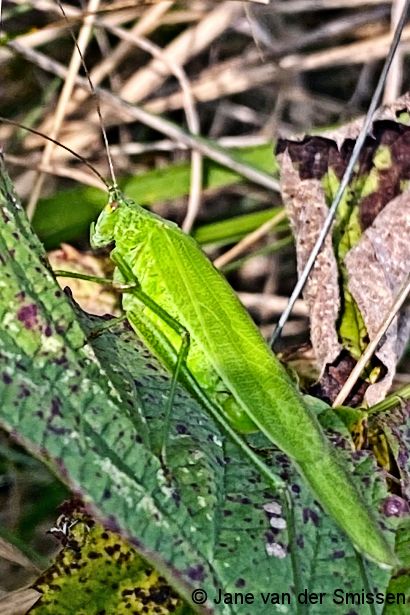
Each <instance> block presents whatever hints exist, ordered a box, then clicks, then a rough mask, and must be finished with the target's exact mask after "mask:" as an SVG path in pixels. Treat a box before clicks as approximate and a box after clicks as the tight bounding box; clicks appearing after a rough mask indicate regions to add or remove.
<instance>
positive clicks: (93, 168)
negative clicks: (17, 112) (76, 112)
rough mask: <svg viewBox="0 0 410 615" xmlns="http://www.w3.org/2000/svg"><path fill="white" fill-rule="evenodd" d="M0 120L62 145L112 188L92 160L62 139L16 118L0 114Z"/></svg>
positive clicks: (105, 184)
mask: <svg viewBox="0 0 410 615" xmlns="http://www.w3.org/2000/svg"><path fill="white" fill-rule="evenodd" d="M0 122H4V123H5V124H10V125H11V126H16V127H17V128H22V129H23V130H27V132H31V133H32V134H33V135H37V136H38V137H42V138H43V139H47V141H51V143H54V145H58V147H62V148H63V149H65V150H66V151H67V152H69V153H70V154H71V155H72V156H74V157H75V158H78V160H80V161H81V162H82V163H83V164H85V165H86V166H87V167H88V168H89V169H90V170H91V171H92V172H93V173H94V175H96V176H97V177H98V179H100V180H101V181H102V183H103V184H104V186H105V187H106V188H110V185H109V183H108V182H107V180H106V179H105V178H104V177H103V175H101V173H100V172H99V171H97V169H96V168H95V167H94V166H93V165H92V164H91V162H89V161H88V160H87V158H84V156H81V154H78V152H75V151H74V150H73V149H71V147H68V145H64V143H60V141H57V140H56V139H53V138H52V137H49V136H48V135H46V134H44V133H43V132H40V131H39V130H36V129H35V128H31V127H30V126H25V125H24V124H20V122H15V121H14V120H10V119H9V118H8V117H2V116H1V115H0Z"/></svg>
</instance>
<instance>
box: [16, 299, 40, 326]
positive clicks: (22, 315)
mask: <svg viewBox="0 0 410 615" xmlns="http://www.w3.org/2000/svg"><path fill="white" fill-rule="evenodd" d="M17 318H18V319H19V321H20V322H22V323H23V325H24V326H25V328H26V329H34V327H35V326H36V325H37V306H36V305H35V304H34V303H32V304H31V305H25V306H23V307H22V308H20V309H19V311H18V312H17Z"/></svg>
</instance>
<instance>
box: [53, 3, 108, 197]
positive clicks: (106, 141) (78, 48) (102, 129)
mask: <svg viewBox="0 0 410 615" xmlns="http://www.w3.org/2000/svg"><path fill="white" fill-rule="evenodd" d="M56 2H57V4H58V6H59V8H60V11H61V13H62V15H63V17H64V19H65V21H66V23H67V26H68V29H69V32H70V36H71V38H72V39H73V41H74V45H75V46H76V48H77V51H78V53H79V55H80V59H81V64H82V67H83V69H84V72H85V75H86V78H87V81H88V83H89V85H90V91H91V95H92V97H93V98H94V100H95V107H96V109H97V114H98V120H99V122H100V128H101V133H102V136H103V141H104V146H105V151H106V153H107V161H108V168H109V170H110V175H111V180H112V184H113V188H116V187H117V178H116V176H115V171H114V164H113V161H112V156H111V152H110V144H109V142H108V137H107V131H106V130H105V126H104V120H103V117H102V113H101V107H100V103H99V100H98V96H97V92H96V91H95V87H94V84H93V82H92V81H91V78H90V73H89V71H88V68H87V65H86V63H85V60H84V56H83V54H82V51H81V49H80V47H79V45H78V43H77V39H76V37H75V36H74V33H73V31H72V29H71V25H70V22H69V19H68V17H67V14H66V12H65V10H64V7H63V5H62V4H61V2H60V0H56Z"/></svg>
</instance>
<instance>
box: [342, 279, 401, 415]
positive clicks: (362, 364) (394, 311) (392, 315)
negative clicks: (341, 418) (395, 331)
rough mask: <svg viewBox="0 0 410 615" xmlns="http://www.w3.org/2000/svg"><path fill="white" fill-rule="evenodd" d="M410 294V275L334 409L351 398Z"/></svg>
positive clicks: (344, 386) (345, 385)
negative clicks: (353, 390)
mask: <svg viewBox="0 0 410 615" xmlns="http://www.w3.org/2000/svg"><path fill="white" fill-rule="evenodd" d="M409 292H410V275H409V276H408V277H407V280H405V282H404V284H403V285H402V287H401V289H400V291H399V293H398V295H397V297H396V299H395V301H394V303H393V305H392V306H391V308H390V310H389V312H388V314H386V317H385V318H384V319H383V322H382V324H381V325H380V327H379V329H378V330H377V332H376V335H375V336H374V338H373V339H372V340H371V341H370V343H369V344H368V346H367V347H366V350H365V351H364V352H363V354H362V356H361V357H360V359H359V360H358V362H357V363H356V365H355V366H354V368H353V370H352V371H351V372H350V374H349V377H348V378H347V380H346V382H345V383H344V385H343V386H342V388H341V390H340V391H339V394H338V395H337V397H336V399H335V401H334V403H333V408H335V407H336V406H341V405H342V404H343V403H344V401H345V400H346V398H347V397H348V396H349V394H350V392H351V390H352V389H353V387H354V385H355V384H356V382H357V380H358V378H359V377H360V374H361V373H362V371H363V370H364V368H365V367H366V365H367V364H368V362H369V361H370V359H371V357H372V356H373V354H374V352H375V350H376V348H377V346H378V345H379V343H380V340H381V339H382V337H383V335H385V333H386V332H387V330H388V328H389V327H390V325H391V323H392V321H393V319H394V318H395V316H396V314H397V313H398V311H399V310H400V308H401V307H402V305H403V304H404V302H405V301H406V298H407V295H408V294H409Z"/></svg>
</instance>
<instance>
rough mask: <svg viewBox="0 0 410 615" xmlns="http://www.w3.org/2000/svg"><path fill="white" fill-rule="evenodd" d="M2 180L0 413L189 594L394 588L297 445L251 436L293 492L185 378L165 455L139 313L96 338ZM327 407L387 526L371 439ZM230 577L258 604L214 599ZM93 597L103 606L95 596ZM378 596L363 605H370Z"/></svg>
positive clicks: (230, 609)
mask: <svg viewBox="0 0 410 615" xmlns="http://www.w3.org/2000/svg"><path fill="white" fill-rule="evenodd" d="M0 192H1V199H2V200H1V219H0V223H1V236H0V258H1V270H0V292H1V301H0V323H1V326H0V421H1V425H2V426H3V427H4V428H5V429H7V430H8V431H9V432H11V433H12V434H13V435H14V437H15V438H16V439H18V440H19V441H20V442H22V443H23V444H24V445H25V446H26V447H27V448H28V449H29V450H30V451H32V452H33V453H34V454H35V455H37V456H38V457H39V458H41V459H42V460H43V461H45V462H46V463H47V464H49V465H50V466H51V468H52V469H53V470H54V472H55V473H56V474H57V475H58V476H60V478H61V479H62V480H63V481H64V482H65V483H66V484H67V485H69V486H70V487H71V489H72V491H73V492H74V493H76V494H78V495H80V496H81V498H82V500H83V501H84V502H85V505H86V507H87V510H88V511H89V512H90V513H92V514H93V515H94V516H95V517H96V518H98V519H100V520H101V521H102V522H103V525H104V527H105V528H106V529H108V530H109V531H116V532H119V533H121V534H122V535H123V536H124V537H126V538H128V539H129V540H130V542H131V543H132V545H133V546H134V547H135V548H136V549H137V550H138V551H139V552H140V553H141V554H142V555H143V556H144V557H145V558H146V560H147V561H148V562H149V563H150V565H151V566H153V567H154V568H155V570H156V571H157V572H158V574H159V575H161V576H164V577H165V578H166V579H167V581H168V582H169V583H170V584H171V585H172V586H173V587H174V588H175V589H176V591H178V592H179V593H180V594H181V595H182V596H183V597H184V598H185V599H187V600H188V601H189V599H190V596H191V592H192V590H193V589H196V588H199V587H200V588H202V589H204V590H206V591H207V593H208V597H209V600H208V602H207V603H206V605H205V606H204V607H203V608H204V609H208V611H209V612H216V613H218V614H221V615H225V614H226V615H229V614H232V613H241V614H242V613H244V614H245V613H246V614H247V613H249V615H250V614H252V615H253V614H254V613H255V612H257V613H260V614H261V615H263V614H264V613H272V612H277V613H284V612H287V613H292V614H293V613H299V612H300V613H302V612H306V608H305V607H303V606H302V605H298V604H297V601H296V596H297V595H298V593H299V591H302V590H303V589H304V588H305V587H307V588H311V591H323V592H326V593H327V594H328V595H329V596H331V594H332V592H333V591H334V589H335V588H337V587H340V585H341V583H342V586H343V587H346V588H347V590H350V591H361V588H362V586H363V584H364V583H370V584H371V585H372V586H377V587H379V588H380V590H381V591H383V590H384V589H385V587H386V585H387V582H388V575H387V573H386V572H385V571H382V570H381V569H379V568H377V567H376V566H373V565H371V564H368V563H365V562H363V561H362V559H361V558H360V557H358V556H357V555H356V554H355V552H354V551H353V548H352V546H351V544H350V543H349V541H348V540H346V539H345V538H344V536H343V535H341V534H340V532H339V531H338V529H337V528H336V527H335V526H334V524H333V522H332V521H331V520H330V519H329V518H328V517H327V516H325V515H324V514H323V513H322V511H321V510H320V507H319V505H318V504H317V503H316V502H315V501H314V500H313V499H312V497H311V495H310V493H309V491H308V490H307V489H306V488H305V487H304V485H303V484H301V482H300V480H299V477H298V476H297V475H296V473H295V471H294V470H293V468H292V467H291V465H290V462H289V460H288V459H287V458H286V456H284V455H283V454H282V453H280V452H278V451H273V450H272V449H270V448H265V445H266V442H265V440H264V439H260V438H259V439H258V438H256V439H255V440H252V444H253V445H254V446H255V447H256V448H257V449H258V448H259V449H260V454H261V455H263V456H264V458H265V459H266V461H267V463H271V464H272V465H273V466H274V468H275V472H277V473H278V474H280V475H281V477H282V478H283V479H284V480H286V481H287V482H288V484H289V492H290V497H289V498H288V497H286V498H285V497H284V496H282V495H280V494H278V493H274V492H273V491H272V489H271V488H269V486H268V485H267V484H266V481H265V479H264V478H263V477H262V476H261V475H260V474H259V472H258V471H257V470H255V468H254V467H253V466H251V465H250V464H249V462H248V460H247V459H246V458H244V456H243V454H242V453H241V452H240V451H239V450H237V448H236V447H235V446H234V445H232V444H231V443H230V442H228V441H226V440H225V438H224V435H223V434H221V433H220V431H219V429H218V428H217V426H216V425H215V424H214V423H213V422H212V421H211V420H210V418H208V416H207V415H206V414H205V412H203V410H202V408H201V407H200V406H199V405H198V403H197V402H196V401H195V400H194V399H192V398H191V397H190V396H188V395H187V394H186V393H185V392H184V391H183V390H182V389H180V388H179V389H178V390H177V394H176V398H175V404H174V408H173V413H172V417H171V425H170V432H169V434H168V438H167V449H166V463H164V460H163V459H161V457H160V455H159V450H160V449H161V445H162V442H163V427H164V415H165V411H166V401H167V398H168V393H169V387H170V378H169V376H168V374H166V372H165V371H164V370H163V369H162V368H161V366H160V365H159V364H158V363H157V361H156V360H155V359H154V358H153V357H152V356H150V355H149V353H148V351H147V350H146V349H145V348H144V347H143V346H142V345H141V344H140V343H139V342H138V341H137V339H136V337H135V335H134V334H133V333H132V332H131V331H130V329H129V328H128V327H127V325H125V324H123V325H117V327H116V328H115V329H112V330H109V331H105V332H104V333H102V334H100V335H97V336H96V329H95V327H96V326H97V325H98V326H99V325H101V324H106V320H105V319H101V318H97V317H94V318H89V317H87V315H84V314H82V315H81V314H79V313H78V311H76V310H75V309H74V308H73V306H72V304H71V303H70V301H69V300H68V298H67V296H66V295H65V294H64V293H62V292H61V290H60V289H59V287H58V286H57V284H56V282H55V279H54V277H53V276H52V274H51V272H50V270H49V269H48V265H47V261H46V258H45V255H44V252H43V250H42V247H41V245H40V244H39V242H38V241H37V239H36V237H35V236H34V235H33V234H32V232H31V230H30V228H29V225H28V223H27V221H26V218H25V215H24V213H23V212H22V210H21V208H20V207H19V204H18V202H17V200H16V198H15V196H14V195H13V192H12V187H11V185H10V181H9V180H8V178H7V175H6V174H5V171H4V169H2V174H1V183H0ZM90 334H91V335H90ZM87 336H89V337H87ZM88 339H89V340H90V343H88V341H87V340H88ZM317 411H318V413H319V414H320V415H321V417H322V418H323V419H324V418H325V415H327V417H326V422H325V424H326V426H327V427H328V428H329V429H330V430H331V433H332V434H333V435H332V437H333V441H334V443H335V446H337V447H338V448H340V454H344V455H345V457H346V463H347V464H350V467H351V468H352V471H353V469H354V472H355V475H356V477H357V480H358V481H359V482H360V483H361V484H362V486H363V485H365V486H366V489H365V494H366V497H367V498H368V501H369V504H370V505H371V506H372V507H373V509H374V510H375V511H379V513H380V515H381V517H380V521H381V523H382V524H383V526H385V528H386V531H387V532H389V533H391V532H392V531H393V526H392V524H391V523H390V520H391V519H393V520H394V515H393V516H392V517H389V515H386V514H385V506H384V504H385V500H386V497H387V492H386V487H385V484H384V481H383V480H382V478H381V476H380V474H378V473H377V472H376V471H375V466H374V463H373V461H372V459H371V458H370V457H368V456H366V454H364V453H363V454H362V455H361V456H359V457H358V458H357V459H356V463H355V465H354V466H352V465H351V464H352V462H351V455H350V453H349V445H348V444H347V443H346V441H345V439H344V438H343V435H342V433H341V432H340V429H341V426H340V423H337V424H336V425H335V424H334V423H333V419H334V415H333V413H332V412H331V411H330V410H329V409H328V408H327V407H326V406H323V404H322V405H320V406H319V407H318V409H317ZM329 412H330V415H329ZM353 522H354V520H353V519H352V523H353ZM219 590H221V591H222V592H235V591H237V592H238V591H239V592H243V591H248V592H252V593H253V594H254V595H255V603H254V605H252V606H249V605H248V606H247V605H243V606H240V605H238V604H229V603H228V604H220V605H219V606H216V605H215V604H214V602H213V598H214V597H215V596H218V592H219ZM261 592H264V594H265V597H266V594H267V592H271V593H272V592H274V593H281V592H289V593H290V595H291V604H290V605H287V604H279V605H278V604H272V603H271V602H270V601H269V599H268V602H267V604H264V603H263V601H262V598H261ZM329 599H330V598H329ZM84 601H85V604H86V605H88V610H87V613H90V614H91V615H92V613H93V610H92V607H91V606H90V600H89V598H88V597H87V595H84ZM76 608H79V607H76ZM81 608H83V607H81ZM198 608H199V607H198ZM321 608H323V607H320V606H318V605H316V606H314V605H312V606H310V607H309V612H310V613H320V612H323V610H322V611H321V610H320V609H321ZM332 608H333V606H332V603H331V602H329V609H330V611H329V612H331V609H332ZM366 609H367V607H364V608H363V610H361V613H364V614H367V613H369V614H372V615H374V611H371V610H366ZM74 612H75V613H78V610H75V611H73V613H74ZM97 612H98V611H95V613H97ZM116 612H117V611H113V612H112V615H114V613H116ZM107 615H108V613H107ZM110 615H111V614H110Z"/></svg>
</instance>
